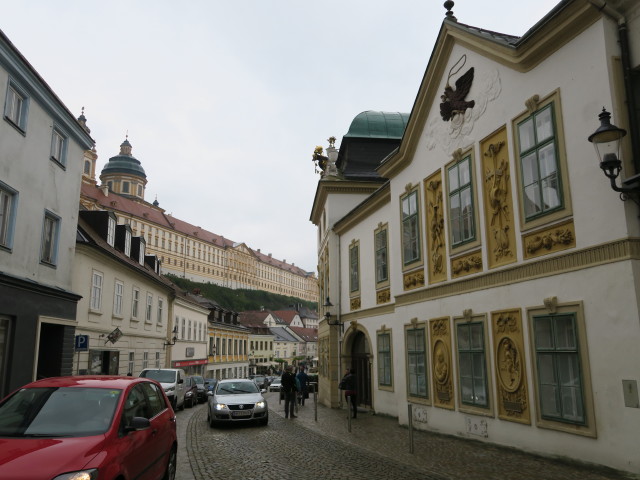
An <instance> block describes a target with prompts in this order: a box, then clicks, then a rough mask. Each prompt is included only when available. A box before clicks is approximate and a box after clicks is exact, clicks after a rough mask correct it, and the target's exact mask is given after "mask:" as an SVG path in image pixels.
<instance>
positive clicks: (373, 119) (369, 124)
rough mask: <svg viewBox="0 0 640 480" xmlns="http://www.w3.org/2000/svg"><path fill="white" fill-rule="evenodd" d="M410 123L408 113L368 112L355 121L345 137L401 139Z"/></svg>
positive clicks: (359, 115)
mask: <svg viewBox="0 0 640 480" xmlns="http://www.w3.org/2000/svg"><path fill="white" fill-rule="evenodd" d="M408 121H409V114H408V113H400V112H374V111H372V110H367V111H366V112H362V113H360V114H358V115H357V116H356V118H354V119H353V121H352V122H351V126H350V127H349V132H348V133H347V134H346V135H345V137H359V138H396V139H400V138H402V135H404V129H405V128H406V126H407V122H408Z"/></svg>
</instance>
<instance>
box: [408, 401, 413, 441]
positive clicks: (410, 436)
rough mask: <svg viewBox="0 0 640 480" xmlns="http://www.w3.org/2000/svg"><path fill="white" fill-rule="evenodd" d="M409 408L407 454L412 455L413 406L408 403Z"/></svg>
mask: <svg viewBox="0 0 640 480" xmlns="http://www.w3.org/2000/svg"><path fill="white" fill-rule="evenodd" d="M407 406H408V407H409V453H413V405H411V404H410V403H409V404H408V405H407Z"/></svg>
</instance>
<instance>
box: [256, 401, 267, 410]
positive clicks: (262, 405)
mask: <svg viewBox="0 0 640 480" xmlns="http://www.w3.org/2000/svg"><path fill="white" fill-rule="evenodd" d="M266 406H267V402H265V401H262V402H257V403H256V407H257V408H264V407H266Z"/></svg>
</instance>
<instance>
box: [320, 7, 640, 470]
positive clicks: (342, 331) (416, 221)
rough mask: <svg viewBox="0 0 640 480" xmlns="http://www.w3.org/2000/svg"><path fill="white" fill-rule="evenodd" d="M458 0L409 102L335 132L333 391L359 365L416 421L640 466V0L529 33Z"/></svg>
mask: <svg viewBox="0 0 640 480" xmlns="http://www.w3.org/2000/svg"><path fill="white" fill-rule="evenodd" d="M453 3H454V2H452V1H450V0H448V1H447V2H445V7H446V8H447V12H446V17H445V19H444V21H443V23H442V26H441V29H440V32H439V35H438V38H437V41H436V44H435V45H434V47H433V51H432V54H431V57H430V60H429V63H428V65H427V68H426V71H425V74H424V77H423V80H422V82H421V85H420V87H419V90H418V92H417V95H416V100H415V103H414V105H413V108H412V110H411V112H410V114H389V113H382V112H364V113H363V114H360V115H358V116H357V117H356V118H355V119H354V121H353V122H352V125H351V128H350V129H349V132H348V133H347V135H345V136H344V137H343V139H342V143H341V145H340V148H339V150H338V149H337V148H336V147H335V146H334V144H333V142H334V139H333V138H332V139H330V145H329V147H328V148H327V152H326V156H325V155H323V152H322V151H321V149H319V148H316V154H315V159H316V161H317V164H318V166H319V167H320V169H321V178H320V180H319V182H318V186H317V190H316V196H315V199H314V204H313V206H312V210H311V221H312V222H313V223H314V224H315V225H316V226H317V227H318V239H319V241H318V265H319V287H320V298H321V299H322V301H321V302H320V303H321V305H323V307H322V312H321V314H324V319H322V320H321V322H320V326H319V329H318V356H319V362H320V363H319V383H320V388H319V393H320V396H319V400H320V401H321V402H322V403H324V404H326V405H330V406H334V407H335V406H338V405H339V398H340V397H339V395H340V392H339V390H338V388H337V386H338V382H339V380H340V377H341V375H342V373H343V371H344V369H345V368H353V369H355V370H356V375H357V378H358V402H359V407H360V408H362V409H368V410H371V411H374V412H379V413H383V414H385V415H390V416H394V417H397V418H398V422H399V423H401V424H408V423H409V421H410V420H411V421H412V424H413V427H414V428H419V429H424V430H431V431H437V432H439V433H444V434H450V435H459V436H463V437H468V438H474V439H477V440H478V441H482V442H490V443H494V444H498V445H506V446H510V447H514V448H518V449H522V450H524V451H528V452H533V453H536V454H540V455H547V456H560V457H564V458H570V459H574V460H578V461H582V462H591V463H595V464H599V465H605V466H608V467H612V468H615V469H619V470H623V471H628V472H632V473H634V474H638V473H640V457H639V456H638V455H637V442H636V439H637V432H638V430H640V415H639V414H638V413H639V412H640V410H639V408H640V402H639V398H638V382H639V381H640V376H639V371H638V365H640V350H638V348H637V345H638V344H639V343H640V321H639V318H640V311H639V307H638V306H639V305H640V288H638V285H639V281H638V271H639V266H640V263H639V262H640V254H639V252H640V250H639V246H640V245H639V244H638V238H639V236H640V224H639V223H638V202H639V201H640V184H639V183H638V177H637V175H638V174H639V173H640V143H639V136H640V128H639V124H638V112H640V98H638V92H640V4H639V3H638V2H632V1H625V0H620V1H614V2H607V3H606V4H605V2H603V1H600V0H591V1H580V0H562V1H560V2H559V3H558V4H557V5H556V6H555V7H554V8H553V9H552V10H551V11H550V12H549V13H548V14H547V15H546V16H545V17H544V18H542V19H541V20H540V21H538V22H537V23H536V24H535V25H533V26H532V27H531V29H530V30H528V31H527V32H526V33H525V34H524V35H523V36H522V37H516V36H512V35H507V34H501V33H497V32H493V31H489V30H486V29H482V28H479V27H472V26H469V25H467V24H464V23H461V22H459V21H458V20H457V19H456V17H455V16H454V15H453V12H452V7H453ZM603 105H604V106H605V108H606V109H607V110H608V111H602V110H603V108H602V107H603ZM609 112H612V115H611V114H609ZM598 114H600V115H598ZM610 122H611V123H615V124H616V125H618V126H619V127H621V128H622V129H624V130H626V132H628V135H627V136H625V137H624V138H622V145H621V149H620V152H618V153H613V152H609V153H607V154H606V155H605V156H602V161H601V163H600V168H598V156H597V155H596V154H595V153H594V151H593V148H592V145H591V144H590V143H589V142H590V141H594V140H598V135H599V133H601V132H603V131H604V132H608V133H610V134H611V135H609V137H608V138H606V140H612V139H616V138H619V137H620V136H621V134H622V133H623V132H622V130H621V129H620V128H617V129H616V128H615V127H614V126H612V125H610ZM599 123H600V127H598V124H599ZM596 129H598V130H597V132H594V130H596ZM592 132H594V135H590V134H591V133H592ZM620 159H621V162H620V161H619V160H620ZM601 170H602V171H604V173H605V175H607V176H608V177H609V179H607V178H606V177H604V176H603V175H602V171H601ZM618 175H620V176H621V177H622V180H624V182H623V183H622V186H620V183H621V179H616V177H617V176H618ZM610 187H613V190H616V191H615V192H614V191H612V189H611V188H610ZM619 193H622V198H620V195H619ZM621 199H622V200H634V201H625V202H622V201H620V200H621ZM407 405H409V406H410V407H411V408H409V409H408V408H407ZM410 416H411V417H410ZM523 476H527V474H526V472H523Z"/></svg>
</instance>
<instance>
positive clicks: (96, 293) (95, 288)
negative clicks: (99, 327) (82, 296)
mask: <svg viewBox="0 0 640 480" xmlns="http://www.w3.org/2000/svg"><path fill="white" fill-rule="evenodd" d="M98 279H99V281H97V280H98ZM103 287H104V273H102V272H100V271H98V270H92V271H91V293H90V295H89V310H91V311H92V312H100V311H102V289H103Z"/></svg>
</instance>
